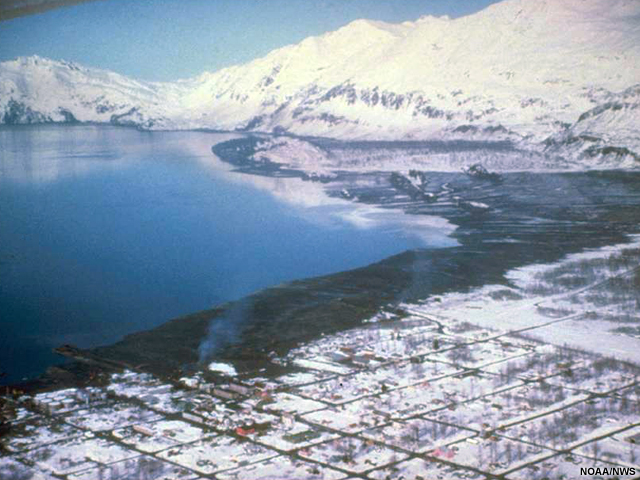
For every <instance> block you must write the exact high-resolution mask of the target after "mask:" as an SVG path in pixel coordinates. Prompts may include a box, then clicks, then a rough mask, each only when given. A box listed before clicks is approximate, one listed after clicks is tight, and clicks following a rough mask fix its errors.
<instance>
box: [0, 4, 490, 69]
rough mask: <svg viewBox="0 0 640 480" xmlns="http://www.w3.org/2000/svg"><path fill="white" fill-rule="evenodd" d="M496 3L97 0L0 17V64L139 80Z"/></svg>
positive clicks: (217, 66)
mask: <svg viewBox="0 0 640 480" xmlns="http://www.w3.org/2000/svg"><path fill="white" fill-rule="evenodd" d="M496 1H497V0H406V1H405V0H98V1H94V2H87V3H82V4H79V5H74V6H68V7H63V8H58V9H55V10H49V11H46V12H44V13H39V14H35V15H30V16H26V17H19V18H14V19H11V20H5V21H1V22H0V61H4V60H10V59H13V58H16V57H18V56H25V55H40V56H42V57H49V58H53V59H64V60H69V61H74V62H77V63H81V64H83V65H86V66H92V67H99V68H105V69H108V70H113V71H116V72H118V73H122V74H125V75H129V76H132V77H135V78H138V79H144V80H158V81H164V80H176V79H179V78H187V77H191V76H194V75H197V74H199V73H202V72H203V71H206V70H208V71H215V70H218V69H220V68H223V67H226V66H229V65H234V64H238V63H244V62H247V61H250V60H253V59H254V58H258V57H260V56H263V55H265V54H267V53H268V52H270V51H271V50H273V49H274V48H278V47H282V46H284V45H288V44H291V43H297V42H299V41H301V40H302V39H304V38H306V37H308V36H311V35H320V34H322V33H324V32H327V31H331V30H335V29H337V28H339V27H341V26H343V25H345V24H347V23H349V22H350V21H352V20H356V19H358V18H368V19H373V20H383V21H387V22H402V21H405V20H415V19H417V18H418V17H420V16H423V15H437V16H439V15H449V16H450V17H459V16H463V15H468V14H470V13H473V12H476V11H478V10H481V9H482V8H485V7H486V6H487V5H490V4H492V3H496Z"/></svg>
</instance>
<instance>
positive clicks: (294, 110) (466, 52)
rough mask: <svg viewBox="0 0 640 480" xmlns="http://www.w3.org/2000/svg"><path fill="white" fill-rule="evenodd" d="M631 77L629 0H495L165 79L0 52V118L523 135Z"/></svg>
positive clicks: (346, 132) (634, 10) (405, 134)
mask: <svg viewBox="0 0 640 480" xmlns="http://www.w3.org/2000/svg"><path fill="white" fill-rule="evenodd" d="M638 83H640V0H535V1H533V0H505V1H503V2H500V3H497V4H493V5H491V6H489V7H488V8H486V9H484V10H482V11H480V12H478V13H476V14H473V15H469V16H466V17H461V18H457V19H453V20H452V19H449V18H447V17H432V16H425V17H421V18H419V19H417V20H416V21H413V22H403V23H401V24H390V23H386V22H380V21H372V20H356V21H353V22H351V23H349V24H347V25H345V26H344V27H342V28H340V29H338V30H336V31H333V32H328V33H325V34H323V35H319V36H315V37H309V38H307V39H305V40H303V41H302V42H300V43H298V44H295V45H288V46H285V47H282V48H279V49H277V50H274V51H272V52H271V53H269V54H268V55H266V56H265V57H262V58H259V59H256V60H254V61H252V62H249V63H247V64H244V65H237V66H233V67H229V68H225V69H222V70H220V71H218V72H213V73H204V74H202V75H200V76H198V77H196V78H193V79H190V80H183V81H179V82H173V83H148V82H137V81H135V80H131V79H127V78H126V77H123V76H120V75H117V74H115V73H110V72H106V71H101V70H94V69H84V68H82V67H78V66H76V65H74V64H70V63H65V62H56V61H52V60H47V59H41V58H39V57H28V58H22V59H19V60H17V61H15V62H5V63H2V64H0V121H3V122H4V123H16V122H22V123H27V122H36V121H68V119H70V118H71V119H74V120H78V121H97V122H112V123H125V124H134V125H138V126H141V127H143V128H215V129H225V130H234V129H243V130H255V131H279V132H281V131H288V132H290V133H295V134H302V135H316V136H331V137H340V138H371V139H374V138H375V139H427V138H436V137H437V138H442V137H447V138H460V137H462V138H500V139H505V138H506V139H510V140H518V141H526V142H529V143H531V142H542V141H544V140H546V139H550V138H556V140H554V141H557V139H558V138H560V137H561V136H562V135H564V134H566V132H567V131H569V130H570V129H571V128H573V127H572V126H573V125H575V124H577V123H576V122H577V121H578V119H579V118H580V116H581V115H583V114H585V112H589V111H592V110H593V109H597V108H598V106H599V105H603V104H606V103H607V102H611V101H613V100H612V99H613V98H614V97H615V98H617V97H616V95H617V93H616V92H623V91H625V90H627V89H629V88H630V87H632V86H633V85H636V84H638ZM51 92H56V95H55V96H52V95H51ZM616 101H618V100H616ZM3 112H4V113H3ZM622 112H623V110H622V109H618V110H611V111H609V112H608V113H607V114H606V115H596V116H594V117H593V118H592V120H590V122H589V125H590V127H589V128H591V129H596V130H598V129H599V128H602V129H603V131H605V130H606V128H608V127H606V126H602V127H597V126H595V124H594V122H595V123H598V122H600V123H601V124H602V125H605V124H606V125H609V126H612V125H616V128H621V122H622V123H624V122H629V121H631V120H629V119H630V118H632V117H633V115H634V114H635V111H634V110H629V109H627V110H624V112H625V113H624V116H622ZM613 117H616V118H615V119H614V118H613ZM618 117H619V118H618ZM584 125H586V124H583V127H584ZM580 128H582V127H580ZM567 129H569V130H567ZM623 130H624V131H625V132H635V131H636V127H632V126H629V128H624V129H623ZM563 132H565V133H563ZM636 136H637V134H636ZM618 140H619V141H624V139H621V138H619V139H618ZM632 143H633V142H632Z"/></svg>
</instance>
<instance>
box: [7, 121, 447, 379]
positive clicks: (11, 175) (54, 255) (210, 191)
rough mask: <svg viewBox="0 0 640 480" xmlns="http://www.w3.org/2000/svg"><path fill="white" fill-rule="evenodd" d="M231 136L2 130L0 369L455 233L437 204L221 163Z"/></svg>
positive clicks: (38, 365)
mask: <svg viewBox="0 0 640 480" xmlns="http://www.w3.org/2000/svg"><path fill="white" fill-rule="evenodd" d="M233 136H234V135H220V134H209V133H203V132H153V133H152V132H139V131H136V130H133V129H127V128H116V127H96V126H73V127H62V126H38V127H3V128H0V331H2V333H3V334H2V335H1V336H0V370H5V371H8V372H9V377H7V378H6V379H5V380H4V381H15V380H17V379H19V378H20V377H22V376H29V375H35V374H37V373H38V372H40V371H42V370H43V369H44V368H45V367H46V366H47V365H51V364H53V363H55V362H56V361H59V360H58V359H57V358H56V357H55V356H54V355H53V354H52V353H51V348H52V347H55V346H58V345H59V344H61V343H76V344H78V345H79V346H81V347H86V346H93V345H99V344H104V343H110V342H113V341H115V340H117V339H118V338H120V337H122V336H123V335H125V334H127V333H130V332H134V331H138V330H141V329H148V328H152V327H154V326H156V325H158V324H160V323H162V322H163V321H165V320H167V319H169V318H173V317H176V316H179V315H182V314H187V313H191V312H194V311H197V310H200V309H204V308H208V307H211V306H212V305H215V304H218V303H221V302H224V301H228V300H231V299H235V298H239V297H241V296H243V295H246V294H248V293H250V292H252V291H255V290H258V289H260V288H264V287H266V286H270V285H274V284H278V283H281V282H284V281H288V280H292V279H295V278H304V277H309V276H315V275H322V274H327V273H331V272H336V271H340V270H345V269H350V268H355V267H358V266H362V265H367V264H370V263H372V262H375V261H378V260H380V259H383V258H386V257H388V256H390V255H393V254H395V253H399V252H401V251H404V250H406V249H409V248H414V247H416V246H432V247H440V246H450V245H452V244H454V242H453V241H452V240H451V239H450V238H448V237H447V235H446V234H447V233H448V232H450V231H451V226H450V225H448V224H446V223H444V222H443V221H436V220H435V219H433V218H428V217H425V218H423V219H420V218H417V217H415V218H414V217H410V216H405V215H402V214H398V213H397V212H395V213H393V214H391V213H389V212H387V211H383V210H380V209H376V208H371V207H361V208H359V207H355V206H354V205H352V204H350V203H349V202H346V201H344V200H340V199H332V198H329V197H327V196H326V195H324V193H323V191H322V186H321V185H319V184H314V183H312V182H303V181H301V180H299V179H282V178H267V177H256V176H251V175H245V174H239V173H236V172H233V171H231V169H230V167H229V166H228V165H226V164H224V163H222V162H220V161H219V160H217V159H216V158H215V157H213V155H212V153H211V145H212V144H214V143H216V142H218V141H223V140H227V139H229V138H233Z"/></svg>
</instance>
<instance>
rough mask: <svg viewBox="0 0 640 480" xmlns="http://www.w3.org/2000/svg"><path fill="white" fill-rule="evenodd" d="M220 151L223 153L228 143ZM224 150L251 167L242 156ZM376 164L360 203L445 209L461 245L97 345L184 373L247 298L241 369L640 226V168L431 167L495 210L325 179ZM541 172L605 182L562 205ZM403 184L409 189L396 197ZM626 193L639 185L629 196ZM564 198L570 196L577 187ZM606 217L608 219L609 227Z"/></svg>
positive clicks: (100, 353)
mask: <svg viewBox="0 0 640 480" xmlns="http://www.w3.org/2000/svg"><path fill="white" fill-rule="evenodd" d="M214 151H215V149H214ZM216 153H217V154H218V155H219V156H220V149H217V151H216ZM221 158H222V160H223V161H226V162H228V163H230V164H232V165H233V166H234V167H236V168H238V167H240V168H239V170H241V171H242V170H243V168H242V166H241V165H238V163H237V162H234V161H232V160H233V159H229V158H223V157H221ZM245 166H248V167H249V168H251V167H252V166H251V165H245ZM253 167H255V165H254V166H253ZM256 173H258V174H262V175H265V174H266V173H265V172H256V171H253V172H250V173H249V172H247V173H246V174H248V175H251V174H256ZM286 175H287V176H289V175H290V176H298V177H300V178H304V177H303V175H305V173H304V172H300V171H295V170H294V171H291V172H287V174H286ZM372 175H373V176H377V177H376V178H377V179H378V181H379V183H381V185H379V186H378V187H376V188H373V189H370V190H369V191H368V192H365V193H366V195H363V194H362V192H360V194H359V198H358V199H357V201H358V202H361V203H365V204H367V205H382V206H383V207H384V208H389V209H391V210H394V209H398V208H401V209H402V210H403V211H405V212H406V213H410V214H417V215H421V214H422V215H434V216H439V217H442V218H445V219H446V220H447V221H449V222H451V223H452V224H454V225H457V227H458V228H457V230H456V231H455V232H454V233H453V234H452V237H453V238H455V239H456V240H457V241H458V242H459V244H460V245H459V246H456V247H449V248H444V249H438V250H410V251H407V252H404V253H401V254H399V255H395V256H392V257H390V258H387V259H385V260H383V261H381V262H378V263H375V264H373V265H369V266H366V267H362V268H357V269H355V270H350V271H345V272H340V273H336V274H332V275H326V276H321V277H316V278H310V279H305V280H298V281H294V282H289V283H286V284H283V285H278V286H275V287H270V288H266V289H264V290H261V291H259V292H256V293H254V294H251V295H249V296H247V297H245V298H243V299H241V300H239V301H238V302H230V303H227V304H223V305H219V306H216V307H214V308H212V309H210V310H205V311H201V312H196V313H194V314H191V315H187V316H183V317H179V318H176V319H173V320H170V321H168V322H166V323H165V324H163V325H161V326H160V327H157V328H155V329H152V330H148V331H142V332H138V333H134V334H131V335H128V336H126V337H125V338H123V339H122V340H121V341H119V342H117V343H115V344H113V345H109V346H104V347H98V348H94V349H88V350H86V354H87V355H90V356H94V357H97V358H102V359H104V360H105V361H106V363H108V362H121V363H122V364H124V365H128V366H130V367H132V368H136V369H141V370H142V371H149V372H152V373H154V374H159V375H162V376H163V377H168V378H175V379H177V378H178V377H179V376H181V375H182V374H184V373H185V372H192V371H194V370H197V369H198V368H201V367H202V365H201V364H200V365H198V362H199V361H200V362H201V360H202V359H201V358H200V356H201V355H200V347H201V344H202V343H203V341H205V340H206V338H207V335H208V332H209V329H210V328H211V325H212V323H214V322H215V323H221V322H224V317H225V315H227V314H228V313H229V312H233V311H234V310H237V309H238V306H241V309H242V315H243V319H242V322H241V324H240V328H239V329H238V330H237V331H235V332H234V340H233V341H232V342H229V344H226V345H222V346H218V347H217V351H216V352H215V354H214V355H212V356H211V358H210V359H209V360H221V361H225V362H228V363H231V364H233V365H234V366H235V367H236V369H237V370H239V371H242V372H250V371H253V372H255V371H259V370H261V369H273V368H276V367H274V365H273V363H272V362H270V358H271V357H272V356H273V355H278V356H281V355H284V354H286V352H287V351H289V350H290V349H292V348H294V347H296V346H297V345H298V344H300V343H302V342H307V341H310V340H313V339H315V338H319V337H320V336H322V335H323V334H331V333H336V332H338V331H342V330H346V329H348V328H351V327H355V326H358V325H361V324H362V322H363V321H364V320H367V319H368V318H370V317H371V316H373V315H375V314H376V313H378V312H380V311H381V310H384V309H387V310H388V311H394V310H395V309H396V308H397V306H398V305H400V304H401V303H403V302H417V301H424V300H425V299H428V298H434V297H437V296H439V295H443V294H446V293H454V292H462V293H464V292H468V291H470V290H472V289H476V288H480V287H483V286H485V285H495V284H498V285H507V284H508V283H509V280H508V279H507V278H506V277H505V274H506V273H507V272H509V271H510V270H512V269H514V268H516V267H522V266H526V265H530V264H535V263H540V262H543V263H552V262H555V261H558V260H559V259H561V258H563V257H564V256H566V255H567V254H571V253H576V252H580V251H583V250H584V249H585V248H597V247H603V246H606V245H612V244H617V243H621V242H623V241H625V237H626V235H628V234H632V233H636V232H637V225H638V224H640V208H638V207H637V206H634V205H633V201H634V200H633V196H634V195H637V191H638V190H639V189H640V187H639V186H640V182H638V181H633V180H632V179H630V178H628V176H629V175H631V176H632V177H634V178H635V177H640V174H637V173H635V172H616V171H612V172H590V173H582V174H575V173H565V174H555V175H553V174H544V173H534V174H524V173H520V174H509V175H506V176H505V182H501V183H499V184H497V183H492V182H477V181H475V180H474V179H469V178H467V177H466V176H465V175H463V174H453V173H432V172H429V175H431V177H432V178H433V179H434V180H433V183H432V185H433V186H437V188H438V189H439V188H440V185H443V184H444V185H451V184H452V182H453V184H454V188H453V190H454V191H456V193H458V194H460V195H461V196H463V198H464V200H463V201H464V202H467V203H471V202H473V201H474V200H477V197H478V195H480V197H481V198H482V199H485V200H486V198H490V199H491V200H492V203H491V210H490V211H487V212H485V211H483V212H470V211H469V210H468V209H465V208H460V202H458V205H453V204H451V202H442V203H446V204H444V205H443V204H441V203H438V202H436V203H433V202H430V201H428V200H426V199H425V198H421V197H415V198H413V197H412V196H411V195H408V194H407V191H403V188H404V187H403V185H402V184H400V185H399V186H398V185H397V182H396V188H395V190H394V191H393V192H392V194H391V193H389V190H388V185H390V183H389V182H391V181H392V180H393V179H392V178H391V179H390V178H389V177H388V174H382V173H379V172H374V173H372V174H365V173H362V174H344V173H340V174H339V175H338V176H337V178H335V179H331V180H330V181H328V182H326V183H325V182H323V183H325V185H324V186H325V189H326V191H327V193H328V194H329V195H330V196H331V195H338V194H339V192H341V191H343V190H345V185H346V186H347V187H346V188H350V189H354V188H355V187H354V185H355V186H356V187H357V185H359V183H360V182H361V181H362V178H363V177H367V178H368V177H370V176H372ZM549 175H550V177H549ZM545 177H546V178H545ZM536 178H538V183H539V185H543V184H545V183H547V182H548V180H549V178H552V179H554V180H555V181H558V180H557V179H558V178H559V179H561V180H562V181H563V182H565V181H566V182H568V183H567V184H566V185H572V183H571V182H574V183H576V185H573V187H575V188H583V186H589V185H595V184H597V185H599V190H598V191H595V192H593V198H592V199H591V204H590V203H589V201H588V199H587V201H585V203H584V204H582V205H580V208H572V206H571V204H566V205H563V204H562V202H560V203H559V204H553V203H552V202H547V201H543V200H541V199H540V198H537V199H536V198H534V196H537V194H538V190H537V186H536V185H535V184H533V185H532V184H531V181H532V180H535V179H536ZM308 181H313V180H309V179H308ZM456 182H457V184H456ZM585 182H586V183H585ZM392 186H393V185H392ZM449 188H450V187H449ZM523 190H524V193H523ZM527 190H529V192H527ZM607 191H611V199H610V200H609V201H608V202H603V201H602V198H601V195H602V194H603V192H607ZM409 193H410V192H409ZM398 195H400V196H401V197H402V198H400V199H398V198H395V197H397V196H398ZM625 195H627V196H628V199H626V200H625ZM465 196H466V197H465ZM545 200H546V199H545ZM565 200H569V195H567V199H565ZM583 200H585V199H583ZM527 201H528V202H530V203H528V204H527V203H526V202H527ZM621 202H622V204H621ZM399 205H401V206H399ZM542 219H545V220H544V221H542ZM587 219H588V220H589V221H588V222H587V221H586V220H587ZM594 225H595V226H596V227H594ZM598 225H600V226H602V225H606V228H599V227H597V226H598ZM634 225H635V226H634ZM294 327H295V328H294ZM100 370H101V368H97V369H96V368H95V367H87V366H86V365H80V364H78V363H77V362H72V363H70V364H66V365H63V366H60V367H55V368H54V369H52V370H51V371H49V372H48V373H47V374H45V375H44V376H43V377H41V378H40V379H37V380H35V381H32V382H28V383H27V384H22V385H18V387H20V388H22V389H27V390H32V389H42V388H53V385H57V386H60V385H66V384H67V383H68V382H76V381H80V382H85V381H87V380H88V379H91V378H95V377H96V375H97V373H98V372H99V371H100ZM276 370H277V368H276Z"/></svg>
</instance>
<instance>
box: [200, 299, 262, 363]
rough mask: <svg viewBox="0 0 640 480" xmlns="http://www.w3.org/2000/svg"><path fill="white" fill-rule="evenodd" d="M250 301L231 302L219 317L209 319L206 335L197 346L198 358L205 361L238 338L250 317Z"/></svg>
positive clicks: (202, 361) (235, 341)
mask: <svg viewBox="0 0 640 480" xmlns="http://www.w3.org/2000/svg"><path fill="white" fill-rule="evenodd" d="M251 306H252V302H251V300H248V299H243V300H239V301H237V302H234V303H233V304H231V306H230V307H229V308H227V309H226V310H225V312H224V313H223V314H222V315H220V316H219V317H216V318H214V319H213V320H211V323H210V324H209V331H208V333H207V336H206V337H205V338H204V340H202V342H201V343H200V347H198V360H199V362H200V363H205V362H207V361H209V360H211V359H212V358H213V357H214V356H215V355H216V354H217V353H219V352H220V351H221V350H222V349H224V348H225V347H227V346H228V345H232V344H234V343H237V342H238V341H239V340H240V334H241V333H242V328H243V327H244V325H245V323H246V322H247V320H248V319H249V317H250V313H251Z"/></svg>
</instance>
